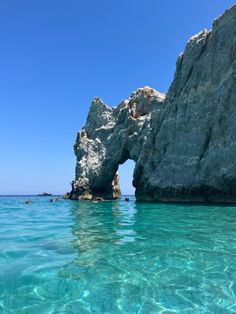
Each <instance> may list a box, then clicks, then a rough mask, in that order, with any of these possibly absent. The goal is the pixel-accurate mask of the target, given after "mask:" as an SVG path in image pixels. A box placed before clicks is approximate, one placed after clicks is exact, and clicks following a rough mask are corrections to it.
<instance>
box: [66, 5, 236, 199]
mask: <svg viewBox="0 0 236 314" xmlns="http://www.w3.org/2000/svg"><path fill="white" fill-rule="evenodd" d="M74 151H75V155H76V158H77V164H76V175H75V180H74V181H73V183H72V191H71V193H70V198H72V199H77V198H79V197H80V196H81V195H85V197H88V198H91V197H95V196H101V197H104V198H113V197H119V195H120V189H119V183H118V176H117V170H118V167H119V165H120V164H122V163H124V162H125V161H126V160H127V159H132V160H134V161H135V163H136V166H135V170H134V177H133V185H134V186H135V188H136V197H137V199H138V200H153V201H181V202H227V203H231V202H236V161H235V156H236V5H235V6H233V7H232V8H230V9H229V10H227V11H226V12H225V13H224V14H223V15H222V16H221V17H219V18H218V19H216V20H215V22H214V24H213V28H212V30H211V31H207V30H204V31H202V32H200V33H199V34H197V35H195V36H193V37H192V38H191V39H190V40H189V41H188V43H187V45H186V48H185V50H184V52H183V53H182V54H181V55H180V56H179V58H178V60H177V64H176V73H175V76H174V81H173V83H172V85H171V87H170V89H169V91H168V93H167V94H161V93H159V92H157V91H155V90H154V89H152V88H149V87H144V88H141V89H138V90H137V91H135V92H134V93H133V94H132V95H131V96H130V98H129V99H127V100H125V101H123V102H122V103H121V104H120V105H119V106H117V107H113V108H111V107H108V106H107V105H106V104H104V102H103V101H102V100H101V99H99V98H95V99H94V100H93V102H92V105H91V108H90V111H89V114H88V118H87V123H86V125H85V127H84V128H83V129H82V130H81V131H80V132H79V133H78V136H77V140H76V143H75V146H74Z"/></svg>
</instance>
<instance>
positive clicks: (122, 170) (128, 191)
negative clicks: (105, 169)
mask: <svg viewBox="0 0 236 314" xmlns="http://www.w3.org/2000/svg"><path fill="white" fill-rule="evenodd" d="M134 168H135V162H134V161H133V160H131V159H128V160H126V161H125V162H124V163H123V164H120V165H119V168H118V173H119V177H120V179H119V183H120V190H121V195H122V196H131V195H132V196H134V195H135V187H134V186H133V184H132V183H133V176H134Z"/></svg>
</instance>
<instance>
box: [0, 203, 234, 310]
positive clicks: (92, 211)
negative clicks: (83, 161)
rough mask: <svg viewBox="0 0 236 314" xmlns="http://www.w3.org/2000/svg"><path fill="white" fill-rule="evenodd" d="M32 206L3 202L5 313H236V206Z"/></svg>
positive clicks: (0, 289)
mask: <svg viewBox="0 0 236 314" xmlns="http://www.w3.org/2000/svg"><path fill="white" fill-rule="evenodd" d="M27 198H29V197H27ZM30 199H31V200H32V204H25V200H26V198H24V197H0V313H1V314H3V313H4V314H5V313H17V314H18V313H27V314H28V313H33V314H37V313H40V314H41V313H45V314H48V313H54V314H56V313H57V314H61V313H68V314H69V313H79V314H88V313H109V314H113V313H114V314H116V313H122V314H130V313H132V314H133V313H138V314H144V313H145V314H149V313H152V314H153V313H163V314H164V313H165V314H167V313H214V314H215V313H219V314H222V313H236V207H234V206H228V207H227V206H225V207H223V206H200V205H195V206H192V205H174V204H173V205H170V204H154V203H138V202H135V199H134V197H130V202H125V201H124V198H122V199H121V200H118V201H113V202H110V201H109V202H98V203H91V202H85V201H80V202H76V201H69V200H60V201H58V202H53V203H50V202H49V198H48V197H30Z"/></svg>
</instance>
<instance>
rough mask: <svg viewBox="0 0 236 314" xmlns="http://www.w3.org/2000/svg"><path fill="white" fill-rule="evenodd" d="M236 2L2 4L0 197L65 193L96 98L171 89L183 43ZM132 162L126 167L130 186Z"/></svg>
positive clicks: (113, 99)
mask: <svg viewBox="0 0 236 314" xmlns="http://www.w3.org/2000/svg"><path fill="white" fill-rule="evenodd" d="M234 3H235V1H230V0H224V1H212V0H191V1H190V0H178V1H175V0H145V1H144V0H143V1H141V0H119V1H115V0H113V1H112V0H99V1H98V0H93V1H91V0H86V1H81V0H64V1H61V0H33V1H32V0H28V1H26V0H21V1H19V0H15V1H12V0H8V1H1V2H0V42H1V49H0V86H1V92H0V106H1V115H0V144H1V154H0V194H28V193H29V194H31V193H38V192H42V191H48V192H52V193H64V192H66V191H68V190H70V181H71V180H72V179H73V177H74V167H75V158H74V155H73V143H74V140H75V137H76V132H77V131H78V130H79V129H80V128H81V127H82V126H83V124H84V123H85V120H86V116H87V112H88V110H89V106H90V102H91V99H92V98H93V97H94V96H100V97H101V98H102V99H103V100H104V101H105V102H106V103H107V104H110V105H116V104H118V103H119V102H120V101H121V100H122V99H124V98H127V97H128V96H129V94H130V93H131V92H132V91H133V90H135V89H136V88H138V87H142V86H144V85H149V86H152V87H154V88H155V89H157V90H159V91H161V92H165V91H167V90H168V87H169V85H170V83H171V81H172V78H173V75H174V70H175V62H176V59H177V56H178V55H179V53H180V52H181V51H182V50H183V49H184V46H185V44H186V41H187V40H188V39H189V37H190V36H192V35H193V34H195V33H197V32H199V31H201V30H202V29H203V28H208V29H210V28H211V25H212V21H213V19H214V18H215V17H217V16H218V15H220V14H221V13H223V11H224V10H225V9H226V8H227V7H229V6H231V5H233V4H234ZM132 170H133V166H132V164H127V165H124V166H123V167H122V169H121V178H123V180H122V188H123V192H124V193H130V192H131V176H132V174H131V172H132Z"/></svg>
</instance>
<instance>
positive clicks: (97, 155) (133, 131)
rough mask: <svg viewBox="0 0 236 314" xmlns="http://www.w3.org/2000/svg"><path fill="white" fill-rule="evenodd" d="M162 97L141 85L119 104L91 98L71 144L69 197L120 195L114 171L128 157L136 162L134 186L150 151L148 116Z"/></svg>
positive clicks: (116, 175)
mask: <svg viewBox="0 0 236 314" xmlns="http://www.w3.org/2000/svg"><path fill="white" fill-rule="evenodd" d="M164 99H165V95H164V94H161V93H158V92H157V91H155V90H154V89H152V88H149V87H144V88H142V89H138V90H137V91H136V92H134V93H133V94H132V95H131V97H130V98H129V99H128V100H125V101H123V102H122V103H121V104H120V105H119V106H118V107H114V108H111V107H108V106H107V105H105V104H104V102H103V101H102V100H101V99H99V98H95V99H94V100H93V102H92V105H91V108H90V111H89V114H88V119H87V123H86V125H85V127H84V128H83V129H82V130H81V131H80V132H79V133H78V136H77V140H76V144H75V145H74V151H75V155H76V157H77V165H76V178H77V179H76V180H75V181H73V183H72V193H71V198H78V197H80V196H83V195H85V198H92V197H96V196H99V197H103V198H106V199H111V198H117V197H119V196H120V194H121V192H120V188H119V176H118V173H117V170H118V168H119V165H121V164H123V163H124V162H126V161H127V160H128V159H131V160H133V161H134V162H135V164H136V166H135V169H134V177H133V185H134V186H135V187H136V186H137V184H138V182H137V181H138V179H139V173H140V170H141V168H142V164H143V160H145V156H146V155H148V153H149V152H150V150H149V151H148V149H150V147H148V146H149V145H148V144H151V140H150V133H151V130H152V126H151V116H152V113H153V112H154V111H155V112H157V108H158V107H160V108H161V106H162V104H163V101H164ZM148 139H149V140H148ZM145 148H146V150H147V152H146V154H144V149H145ZM141 151H142V154H141ZM83 198H84V196H83Z"/></svg>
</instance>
